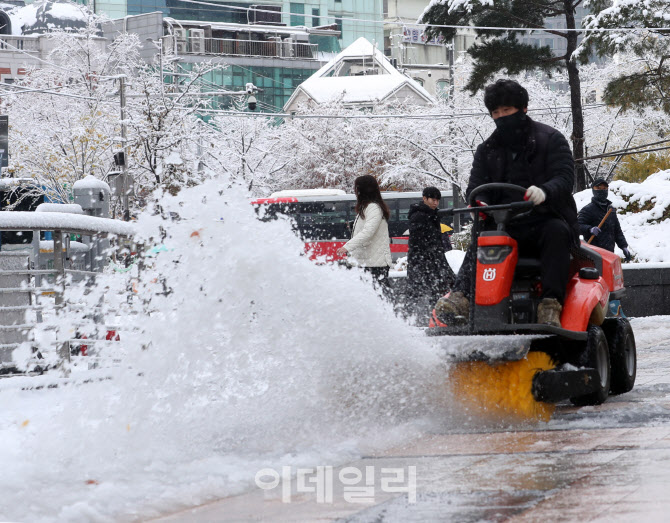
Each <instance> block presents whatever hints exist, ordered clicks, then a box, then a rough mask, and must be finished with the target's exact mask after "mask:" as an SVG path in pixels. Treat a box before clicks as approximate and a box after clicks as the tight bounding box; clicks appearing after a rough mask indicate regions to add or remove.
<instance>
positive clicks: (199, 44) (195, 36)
mask: <svg viewBox="0 0 670 523" xmlns="http://www.w3.org/2000/svg"><path fill="white" fill-rule="evenodd" d="M189 33H190V35H191V38H189V43H190V44H191V52H192V53H196V54H202V53H204V52H205V30H204V29H191V30H190V32H189Z"/></svg>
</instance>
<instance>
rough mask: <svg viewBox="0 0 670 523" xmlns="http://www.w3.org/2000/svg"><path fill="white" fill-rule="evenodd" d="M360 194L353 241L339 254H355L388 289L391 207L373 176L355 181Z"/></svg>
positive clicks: (365, 267)
mask: <svg viewBox="0 0 670 523" xmlns="http://www.w3.org/2000/svg"><path fill="white" fill-rule="evenodd" d="M354 193H355V194H356V221H355V222H354V228H353V234H352V235H351V240H349V241H348V242H347V243H345V244H344V245H343V246H342V247H340V248H339V249H338V250H337V254H339V255H340V256H344V255H347V254H351V255H352V256H353V257H354V258H355V259H356V261H357V262H358V264H359V265H360V266H362V267H363V268H364V270H366V271H368V272H370V273H371V274H372V277H373V280H374V281H376V282H379V283H380V284H382V287H383V288H387V287H388V274H389V267H390V266H391V247H390V246H389V243H390V241H389V226H388V219H389V216H390V215H391V212H390V211H389V208H388V205H386V203H384V200H382V195H381V192H380V191H379V184H378V183H377V180H376V179H375V178H374V177H373V176H370V175H369V174H367V175H365V176H359V177H358V178H356V180H355V181H354Z"/></svg>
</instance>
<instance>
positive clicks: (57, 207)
mask: <svg viewBox="0 0 670 523" xmlns="http://www.w3.org/2000/svg"><path fill="white" fill-rule="evenodd" d="M35 212H66V213H70V214H84V210H83V209H82V208H81V205H79V204H78V203H40V204H39V205H38V206H37V208H36V209H35Z"/></svg>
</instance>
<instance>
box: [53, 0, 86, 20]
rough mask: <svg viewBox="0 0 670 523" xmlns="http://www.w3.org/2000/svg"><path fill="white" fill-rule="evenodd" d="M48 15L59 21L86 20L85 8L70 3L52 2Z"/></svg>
mask: <svg viewBox="0 0 670 523" xmlns="http://www.w3.org/2000/svg"><path fill="white" fill-rule="evenodd" d="M50 13H51V16H53V17H54V18H60V19H61V20H88V13H87V12H86V8H85V7H84V6H82V5H78V4H73V3H71V2H52V3H51V10H50Z"/></svg>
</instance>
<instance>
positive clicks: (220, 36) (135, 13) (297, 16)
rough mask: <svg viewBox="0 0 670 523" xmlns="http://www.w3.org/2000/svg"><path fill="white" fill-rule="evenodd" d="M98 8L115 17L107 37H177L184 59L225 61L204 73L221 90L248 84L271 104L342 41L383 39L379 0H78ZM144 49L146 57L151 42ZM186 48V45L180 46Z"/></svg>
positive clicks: (276, 106)
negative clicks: (222, 66)
mask: <svg viewBox="0 0 670 523" xmlns="http://www.w3.org/2000/svg"><path fill="white" fill-rule="evenodd" d="M79 1H81V2H89V6H91V7H94V8H95V11H96V13H99V14H106V15H108V16H109V17H110V18H113V19H116V20H114V21H113V23H112V29H110V30H106V34H107V35H108V36H110V35H113V33H114V32H118V31H119V30H123V27H122V26H123V24H125V26H126V29H125V30H128V31H131V32H139V34H140V37H141V38H142V41H143V42H144V41H145V40H144V37H143V36H144V35H145V34H148V35H150V36H146V37H147V38H152V39H154V40H155V39H157V38H162V37H174V41H171V40H167V41H164V42H163V47H166V46H169V45H173V46H175V49H177V54H178V55H180V56H182V63H183V64H184V65H185V66H186V67H188V65H187V64H189V63H193V62H196V61H201V60H202V59H203V57H205V56H206V58H207V59H215V61H216V60H220V61H221V62H222V63H224V62H225V63H226V64H228V65H229V67H228V68H227V69H226V70H225V71H224V72H223V73H220V74H219V73H216V74H214V75H213V78H209V79H208V80H210V81H211V82H212V83H214V84H215V85H217V86H221V87H222V88H225V89H232V90H237V89H239V88H241V87H244V86H245V85H246V84H247V83H253V84H254V85H256V86H257V87H259V88H260V89H261V91H260V92H259V94H258V100H259V102H261V103H262V105H263V107H264V108H265V109H266V110H268V111H280V110H281V107H282V106H283V105H284V104H285V103H286V102H287V101H288V98H289V97H290V96H291V94H292V93H293V90H294V89H295V88H296V87H297V86H298V85H299V84H300V83H302V82H303V81H304V80H306V79H307V78H309V77H310V76H311V75H312V74H313V73H314V72H315V71H316V70H318V69H319V68H320V67H321V66H322V65H323V64H324V63H326V62H327V61H328V60H329V59H331V58H332V57H333V56H335V55H336V54H337V53H338V52H339V51H340V50H341V49H342V48H343V47H346V46H347V45H349V44H351V43H352V42H354V41H355V40H356V39H358V38H360V37H365V38H367V39H368V40H370V41H373V42H377V43H378V45H380V46H381V42H382V39H383V29H382V24H381V22H382V13H381V5H382V4H381V0H312V1H309V0H308V1H297V2H296V1H277V0H266V1H265V2H263V3H262V4H259V3H252V2H239V1H238V2H221V4H222V5H221V6H220V7H219V6H216V5H212V4H215V3H217V2H216V1H214V2H213V1H208V2H204V3H202V4H200V3H191V2H184V1H183V0H94V3H91V2H92V1H93V0H79ZM149 47H150V49H149V50H148V51H147V52H146V53H145V56H144V57H145V59H148V61H150V60H151V58H152V55H155V53H156V49H155V48H153V49H152V48H151V46H149ZM180 50H183V52H179V51H180Z"/></svg>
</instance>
